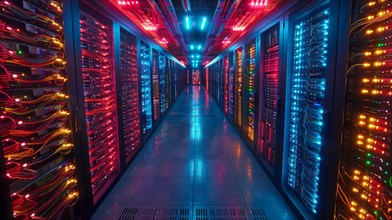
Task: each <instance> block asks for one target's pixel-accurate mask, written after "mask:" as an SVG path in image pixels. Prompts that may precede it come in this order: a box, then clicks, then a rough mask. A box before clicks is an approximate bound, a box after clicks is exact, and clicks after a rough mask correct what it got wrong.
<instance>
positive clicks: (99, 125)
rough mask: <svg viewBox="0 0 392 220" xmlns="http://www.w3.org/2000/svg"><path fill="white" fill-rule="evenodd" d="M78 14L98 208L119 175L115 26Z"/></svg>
mask: <svg viewBox="0 0 392 220" xmlns="http://www.w3.org/2000/svg"><path fill="white" fill-rule="evenodd" d="M79 13H80V37H81V38H80V43H81V54H80V56H81V57H82V77H83V81H82V82H83V97H84V100H83V102H84V103H85V104H84V108H85V123H86V124H85V125H86V135H87V144H88V148H89V151H88V152H89V153H88V155H89V170H90V175H91V178H90V182H91V194H92V195H93V203H94V204H96V203H97V202H98V201H99V200H100V198H101V197H102V196H103V194H104V193H105V192H106V190H107V189H108V188H109V187H110V185H111V184H112V183H113V182H114V180H115V179H116V177H118V175H119V173H120V155H119V140H118V124H117V102H116V87H115V85H116V84H115V77H114V59H113V58H114V57H113V53H114V52H113V31H112V27H113V24H112V22H111V21H109V20H108V19H102V20H97V19H95V18H94V17H92V16H91V15H90V14H92V13H95V12H93V11H92V10H90V9H89V8H88V7H84V8H83V9H81V10H80V12H79ZM102 146H105V148H102ZM108 153H109V155H108Z"/></svg>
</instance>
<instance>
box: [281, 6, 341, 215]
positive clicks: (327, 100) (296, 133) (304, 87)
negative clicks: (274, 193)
mask: <svg viewBox="0 0 392 220" xmlns="http://www.w3.org/2000/svg"><path fill="white" fill-rule="evenodd" d="M342 2H345V1H342ZM340 4H341V2H340V1H331V2H328V1H322V2H310V3H307V4H304V5H302V6H301V8H300V10H297V11H295V12H293V13H291V14H290V15H289V20H288V22H289V27H288V28H289V29H288V59H287V60H288V65H287V76H286V80H287V81H286V97H285V104H286V106H285V123H284V143H283V151H284V152H283V153H284V155H283V169H282V175H283V176H282V188H283V190H284V192H285V194H286V195H287V196H288V199H289V201H290V202H292V203H293V204H294V205H295V207H296V208H297V210H298V211H299V212H300V213H301V215H302V216H303V217H304V218H307V219H330V218H331V216H329V215H330V214H331V213H332V211H331V210H330V208H331V201H330V198H331V191H330V189H331V186H334V184H336V179H335V176H334V174H337V173H336V169H335V167H334V166H335V164H334V163H331V162H332V161H333V158H334V157H336V153H337V152H338V149H339V145H338V144H337V143H334V142H332V140H336V139H337V138H336V136H335V134H336V132H335V131H339V127H340V125H339V123H338V122H336V120H335V117H338V116H337V115H331V114H330V112H333V111H334V107H335V105H336V102H335V100H334V97H335V93H337V94H339V92H340V93H342V92H343V91H340V90H339V89H341V88H337V87H335V84H336V82H335V78H336V74H338V73H337V72H336V71H335V70H336V62H337V59H336V56H337V52H336V51H337V45H338V37H337V36H338V28H339V26H338V24H339V16H342V14H340V13H341V11H340V7H341V6H340ZM343 14H344V13H343ZM339 74H340V73H339ZM334 181H335V182H334ZM332 188H333V187H332Z"/></svg>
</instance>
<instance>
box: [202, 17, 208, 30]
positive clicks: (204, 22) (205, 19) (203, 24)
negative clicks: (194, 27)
mask: <svg viewBox="0 0 392 220" xmlns="http://www.w3.org/2000/svg"><path fill="white" fill-rule="evenodd" d="M206 21H207V18H206V17H204V18H203V22H202V23H201V30H203V29H204V26H205V24H206Z"/></svg>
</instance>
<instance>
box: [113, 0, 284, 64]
mask: <svg viewBox="0 0 392 220" xmlns="http://www.w3.org/2000/svg"><path fill="white" fill-rule="evenodd" d="M110 2H111V3H112V4H113V5H115V6H116V7H117V8H119V9H120V10H121V11H122V12H123V13H124V14H125V15H126V16H128V17H129V18H130V19H131V20H132V21H133V22H134V23H135V24H136V25H137V26H138V27H139V28H140V29H141V30H142V31H144V32H145V33H146V34H148V35H149V36H150V37H151V38H153V39H154V41H156V42H157V43H158V44H160V45H161V46H162V47H163V48H165V49H166V50H168V51H169V52H170V53H171V54H173V55H174V56H175V57H176V58H177V59H178V60H179V61H181V62H183V63H184V64H185V65H189V66H191V67H199V66H200V65H205V64H207V63H208V62H209V61H211V60H212V59H213V58H215V57H216V56H217V55H219V54H220V53H221V52H223V51H224V50H225V49H227V48H228V47H229V46H230V45H231V44H233V43H235V42H236V41H237V40H238V39H239V38H240V37H241V36H242V35H244V34H245V33H246V32H247V31H249V30H250V29H252V27H254V26H255V24H257V23H258V22H259V21H260V20H261V19H262V18H263V17H264V16H265V15H266V14H268V13H269V12H270V11H271V10H272V9H273V8H275V7H276V6H277V5H278V4H279V3H281V0H139V1H136V0H125V1H124V0H110Z"/></svg>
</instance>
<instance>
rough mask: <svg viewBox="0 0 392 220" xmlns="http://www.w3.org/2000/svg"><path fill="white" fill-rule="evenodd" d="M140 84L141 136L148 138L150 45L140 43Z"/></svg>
mask: <svg viewBox="0 0 392 220" xmlns="http://www.w3.org/2000/svg"><path fill="white" fill-rule="evenodd" d="M139 56H140V84H141V106H142V117H141V118H142V135H143V136H144V137H146V136H148V134H149V133H150V131H151V130H152V124H153V116H152V91H151V90H152V89H151V85H152V83H151V67H150V63H151V48H150V45H148V44H146V43H144V42H143V41H141V42H140V55H139Z"/></svg>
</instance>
